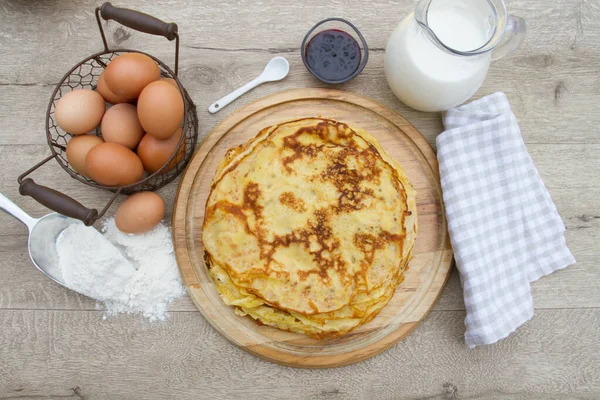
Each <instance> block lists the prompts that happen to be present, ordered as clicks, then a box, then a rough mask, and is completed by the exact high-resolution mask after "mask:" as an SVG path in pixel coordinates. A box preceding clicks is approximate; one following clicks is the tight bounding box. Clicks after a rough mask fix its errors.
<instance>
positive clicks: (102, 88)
mask: <svg viewBox="0 0 600 400" xmlns="http://www.w3.org/2000/svg"><path fill="white" fill-rule="evenodd" d="M96 90H97V91H98V93H100V95H101V96H102V97H104V100H106V101H108V102H109V103H112V104H118V103H129V102H131V101H132V100H133V99H129V98H127V97H125V96H117V95H116V94H114V93H113V92H111V91H110V89H109V88H108V86H106V81H105V80H104V72H103V73H102V74H100V77H99V78H98V84H97V86H96Z"/></svg>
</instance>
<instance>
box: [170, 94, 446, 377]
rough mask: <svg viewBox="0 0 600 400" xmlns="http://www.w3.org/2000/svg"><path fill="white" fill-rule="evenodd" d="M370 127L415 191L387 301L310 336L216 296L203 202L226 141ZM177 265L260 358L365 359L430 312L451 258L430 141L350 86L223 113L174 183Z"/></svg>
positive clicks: (221, 324)
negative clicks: (399, 276)
mask: <svg viewBox="0 0 600 400" xmlns="http://www.w3.org/2000/svg"><path fill="white" fill-rule="evenodd" d="M317 116H321V117H323V118H330V119H334V120H338V121H342V122H345V123H347V124H348V125H350V126H351V127H357V128H362V129H365V130H367V131H368V132H369V133H371V134H372V135H373V136H375V137H376V138H377V139H378V140H379V142H380V143H381V145H382V146H383V148H384V149H386V151H387V152H388V153H389V154H390V155H391V156H392V157H394V158H395V159H396V160H397V161H399V162H400V164H401V165H402V166H403V168H404V169H405V171H406V173H407V175H408V177H409V178H410V180H411V182H412V183H413V185H414V187H415V189H416V190H417V210H418V223H419V233H418V236H417V240H416V244H415V249H414V252H413V259H412V260H411V262H410V268H409V270H408V271H407V272H406V274H405V280H404V282H403V283H402V284H401V285H399V286H398V288H397V290H396V293H395V295H394V297H393V298H392V300H391V301H390V303H389V304H388V305H386V307H384V308H383V310H382V311H381V313H380V314H379V315H378V316H377V317H376V318H375V319H373V321H371V322H369V323H368V324H365V325H363V326H361V327H359V328H357V329H356V330H354V331H352V332H350V333H349V334H347V335H344V336H342V337H340V338H334V339H324V340H316V339H311V338H308V337H306V336H304V335H301V334H296V333H290V332H283V331H280V330H278V329H274V328H271V327H268V326H264V325H263V326H261V325H258V324H257V323H256V322H255V321H254V320H252V319H251V318H250V317H239V316H237V315H235V314H234V312H233V309H232V308H231V307H228V306H226V305H225V304H224V303H223V302H222V301H221V299H220V297H219V294H218V293H217V291H216V289H215V286H214V284H213V282H212V281H211V279H210V277H209V276H208V275H207V270H206V265H205V262H204V248H203V245H202V240H201V237H202V222H203V219H204V207H205V204H206V199H207V197H208V195H209V191H210V185H211V181H212V178H213V176H214V173H215V170H216V167H217V164H218V163H219V161H220V160H221V159H222V157H223V156H224V155H225V152H226V151H227V150H228V149H230V148H231V147H234V146H237V145H240V144H242V143H245V142H246V141H247V140H248V139H250V138H251V137H253V136H255V135H257V134H258V132H259V131H260V130H261V129H262V128H265V127H267V126H270V125H274V124H277V123H280V122H284V121H288V120H293V119H298V118H305V117H317ZM173 238H174V242H175V253H176V256H177V261H178V264H179V269H180V272H181V276H182V279H183V282H184V284H185V286H186V287H187V290H188V293H189V294H190V296H191V298H192V300H193V301H194V303H195V304H196V306H197V307H198V309H199V310H200V312H201V313H202V315H203V316H204V318H206V319H207V320H208V322H209V323H210V324H211V325H212V326H213V327H214V328H215V329H217V330H218V331H219V332H220V333H221V334H223V335H224V336H225V337H226V338H227V339H229V340H230V341H232V342H233V343H235V344H236V345H238V346H240V347H241V348H243V349H245V350H247V351H249V352H251V353H253V354H255V355H257V356H260V357H263V358H265V359H267V360H270V361H274V362H277V363H280V364H285V365H289V366H295V367H307V368H308V367H311V368H326V367H337V366H342V365H347V364H351V363H354V362H357V361H360V360H364V359H366V358H368V357H371V356H373V355H375V354H378V353H380V352H381V351H383V350H385V349H387V348H388V347H390V346H391V345H393V344H394V343H396V342H398V341H399V340H400V339H402V338H404V337H405V336H406V335H408V334H409V333H410V332H411V331H412V330H413V329H415V327H416V326H417V325H418V324H419V322H420V321H421V320H422V319H423V318H424V317H425V315H427V313H428V312H429V310H430V309H431V307H432V306H433V304H434V303H435V302H436V300H437V298H438V297H439V295H440V292H441V290H442V288H443V287H444V285H445V283H446V279H447V277H448V274H449V271H450V265H451V262H452V249H451V247H450V243H449V240H448V235H447V229H446V220H445V215H444V209H443V205H442V195H441V189H440V186H439V171H438V166H437V160H436V157H435V153H434V152H433V149H432V148H431V146H430V145H429V143H428V142H427V141H426V140H425V138H424V137H423V136H422V135H421V134H420V133H419V132H418V131H417V130H416V129H415V127H413V126H412V125H411V124H410V123H409V122H408V121H406V120H405V119H404V118H402V117H401V116H400V115H398V114H397V113H395V112H394V111H392V110H390V109H388V108H387V107H385V106H383V105H381V104H379V103H377V102H375V101H373V100H371V99H368V98H366V97H362V96H359V95H356V94H352V93H349V92H342V91H338V90H330V89H296V90H289V91H285V92H281V93H276V94H273V95H271V96H268V97H265V98H263V99H260V100H258V101H256V102H254V103H252V104H249V105H248V106H246V107H244V108H242V109H240V110H238V111H236V112H234V113H233V114H232V115H230V116H229V117H227V118H226V119H225V120H223V121H222V122H221V123H220V124H219V125H218V126H217V127H216V128H215V129H214V130H213V131H212V132H211V133H210V134H209V135H208V136H207V137H206V139H205V140H204V142H203V143H202V144H201V145H200V147H199V148H198V150H197V151H196V153H195V155H194V157H193V158H192V160H191V161H190V163H189V165H188V167H187V169H186V171H185V173H184V174H183V177H182V178H181V181H180V183H179V189H178V193H177V198H176V200H175V210H174V213H173Z"/></svg>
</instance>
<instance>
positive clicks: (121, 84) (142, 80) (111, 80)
mask: <svg viewBox="0 0 600 400" xmlns="http://www.w3.org/2000/svg"><path fill="white" fill-rule="evenodd" d="M159 79H160V68H159V67H158V64H156V62H155V61H154V60H153V59H152V58H150V57H148V56H147V55H145V54H141V53H127V54H122V55H120V56H118V57H116V58H115V59H114V60H112V61H111V62H110V63H109V64H108V66H107V67H106V69H105V70H104V80H105V82H106V86H107V87H108V89H110V91H111V92H113V93H114V94H116V95H117V96H122V97H126V98H130V99H134V98H136V97H138V96H139V94H140V93H141V92H142V90H143V89H144V88H145V87H146V86H147V85H148V84H149V83H150V82H154V81H157V80H159Z"/></svg>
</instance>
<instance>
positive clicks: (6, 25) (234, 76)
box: [0, 0, 600, 144]
mask: <svg viewBox="0 0 600 400" xmlns="http://www.w3.org/2000/svg"><path fill="white" fill-rule="evenodd" d="M291 4H292V3H289V2H287V3H286V2H284V3H283V4H281V5H279V3H278V6H277V9H278V11H277V14H276V15H277V16H278V17H277V18H274V17H273V16H272V14H269V13H273V12H274V11H273V6H271V5H269V4H265V3H263V4H252V7H247V6H244V5H243V4H240V5H237V4H235V3H223V4H221V3H219V5H218V6H217V5H216V3H215V4H212V5H211V4H207V5H202V6H200V5H197V4H196V3H193V2H190V1H188V2H181V3H178V6H177V7H171V8H166V7H163V5H162V4H161V3H155V4H147V3H142V2H139V1H136V2H131V3H128V6H129V7H132V8H136V7H137V8H140V9H143V10H144V11H147V12H150V13H154V14H156V15H158V16H161V17H163V18H164V19H167V20H174V21H177V22H179V27H180V32H181V36H182V51H181V78H182V81H183V83H184V85H185V86H186V87H187V88H188V91H189V92H190V94H191V96H192V98H193V100H194V101H195V102H196V104H197V106H198V109H199V111H200V112H199V116H200V126H201V132H202V133H203V134H205V133H206V132H208V130H210V129H211V128H212V127H213V126H214V125H215V124H216V123H217V122H218V121H220V120H221V119H222V118H223V117H224V116H226V115H228V114H229V113H231V112H232V111H234V110H235V109H236V108H239V107H240V106H242V105H245V104H247V103H248V102H250V101H252V100H254V99H257V98H260V97H262V96H264V95H266V94H270V93H273V92H276V91H279V90H283V89H288V88H294V87H307V86H308V87H323V86H325V85H323V84H321V83H319V82H318V81H317V80H315V79H314V78H312V77H311V76H310V74H309V73H308V72H307V71H306V69H305V68H304V66H303V65H302V62H301V59H300V54H299V44H300V41H301V39H302V37H303V36H304V34H305V32H306V30H307V29H308V28H309V27H310V25H311V23H312V22H316V21H317V20H318V18H319V17H317V16H327V15H332V14H336V15H341V16H345V17H347V18H349V19H350V20H353V21H361V23H360V24H359V27H360V28H361V29H362V30H363V33H364V34H365V36H366V38H367V40H368V41H369V43H370V46H371V47H372V49H373V51H372V54H371V58H370V61H369V63H368V65H367V67H366V69H365V71H364V72H363V73H362V74H361V75H360V76H359V77H358V78H357V79H355V80H353V81H352V82H350V83H348V84H344V85H341V86H340V87H339V88H340V89H342V90H350V91H354V92H358V93H362V94H365V95H367V96H370V97H373V98H375V99H378V100H379V101H382V102H383V103H384V104H386V105H388V106H389V107H392V108H393V109H395V110H397V111H399V112H401V113H402V114H403V115H404V116H405V117H406V118H407V119H408V120H409V121H411V122H412V123H413V124H414V125H415V126H417V128H419V129H420V130H421V131H422V132H423V134H424V135H425V136H426V137H427V138H428V140H429V141H430V142H431V143H433V141H434V138H435V136H436V135H437V134H438V133H439V132H440V131H441V129H442V127H441V123H440V119H439V116H438V114H431V113H421V112H417V111H414V110H411V109H409V108H408V107H406V106H404V105H403V104H402V103H400V102H399V101H398V100H397V99H396V98H395V97H394V95H393V94H392V93H391V91H390V90H389V88H388V87H387V84H386V82H385V77H384V74H383V62H382V61H383V50H384V48H385V43H386V40H387V36H388V34H389V33H390V32H391V30H392V29H393V27H394V26H395V24H396V23H397V22H398V21H399V20H400V19H401V17H402V16H403V15H404V14H406V13H407V12H409V11H410V10H411V9H412V7H413V4H412V3H406V2H397V3H392V4H387V3H383V2H380V3H375V4H370V5H369V7H368V10H366V8H365V7H362V3H360V2H358V0H352V1H348V2H344V5H343V6H340V5H339V4H333V3H332V4H320V2H317V1H316V0H313V1H311V2H306V3H304V5H305V6H304V7H302V8H299V9H298V8H297V7H291ZM95 5H96V3H93V2H81V3H80V4H79V5H78V8H77V10H76V11H73V10H72V9H71V7H70V6H69V7H67V6H64V5H54V4H53V5H52V10H51V12H50V13H48V10H47V7H48V5H44V3H40V4H36V5H31V6H29V7H26V8H25V9H26V10H28V11H29V14H28V13H25V12H20V11H18V10H19V9H18V8H17V7H16V6H7V7H5V8H6V9H7V12H5V13H3V14H2V15H0V33H2V34H1V35H0V45H1V46H2V48H3V50H4V51H5V52H7V53H8V54H11V56H10V57H3V58H2V60H0V84H1V85H3V86H5V87H4V88H3V90H6V91H7V95H6V96H3V98H2V99H0V102H3V103H5V104H11V102H12V103H13V104H14V103H15V100H16V102H18V103H19V104H27V106H26V107H20V108H19V109H18V110H15V111H16V112H15V113H13V115H10V116H9V118H7V121H6V122H5V123H7V124H8V125H7V128H8V129H5V131H7V132H9V134H8V135H6V136H3V137H2V138H0V144H7V143H15V138H18V136H15V135H19V134H20V133H19V132H23V131H24V130H25V129H23V128H24V126H23V125H25V127H26V128H27V129H26V130H27V132H25V133H26V134H29V133H30V132H31V133H32V134H33V135H34V136H32V137H31V138H28V139H26V140H25V141H23V143H32V142H33V143H39V142H38V141H40V140H41V141H43V126H44V125H43V124H44V114H45V109H46V103H47V101H48V100H49V97H50V94H51V92H52V89H53V86H54V85H55V84H56V83H57V82H58V81H59V80H60V78H61V77H62V75H63V74H64V73H65V72H66V71H68V70H69V69H70V68H71V67H72V66H73V65H74V64H75V63H76V62H78V61H79V60H81V59H82V58H84V57H86V56H88V55H89V54H91V53H92V52H95V51H98V50H100V49H101V42H100V39H99V34H98V32H97V29H96V26H95V20H94V18H93V16H92V15H91V11H92V10H93V8H94V7H95ZM594 7H597V5H595V2H583V3H580V2H577V1H576V0H569V1H566V2H562V3H561V4H560V5H559V4H554V5H549V6H548V7H545V9H544V10H543V11H540V10H539V9H534V8H531V7H530V5H529V4H528V3H527V2H524V1H515V2H511V4H510V9H511V11H513V12H514V13H515V14H520V15H522V16H524V17H525V18H527V17H529V21H528V23H529V24H530V27H529V31H528V36H527V40H526V41H525V43H524V45H523V48H522V49H520V50H519V51H518V52H517V53H515V54H513V55H511V56H509V57H507V58H506V59H503V60H499V61H497V62H495V63H494V64H493V65H492V67H491V69H490V72H489V76H488V78H487V80H486V82H485V83H484V85H483V87H482V88H481V89H480V90H479V91H478V93H477V94H476V95H475V97H481V96H483V95H484V94H487V93H491V92H494V91H497V90H504V91H505V92H506V93H507V95H508V97H509V99H510V101H511V104H512V106H513V109H514V110H515V113H516V115H517V117H518V118H519V121H520V124H521V128H522V130H523V134H524V137H525V140H526V141H527V142H528V143H555V142H560V143H573V142H577V143H600V137H599V136H598V135H596V134H595V129H593V128H594V127H596V126H598V124H599V123H600V113H597V112H596V108H595V105H596V104H598V102H599V101H600V81H599V80H598V77H597V71H595V70H594V69H593V68H592V67H591V66H593V65H597V64H598V63H599V62H600V45H598V43H599V41H598V40H596V39H597V38H598V37H599V36H600V25H598V24H594V23H593V19H591V18H590V16H589V15H590V13H593V12H596V8H594ZM234 10H235V15H236V17H235V18H236V20H241V21H243V20H246V19H245V18H247V20H246V21H251V23H246V24H232V23H230V21H229V19H230V18H231V17H230V15H231V14H229V13H231V12H233V11H234ZM291 13H293V14H294V17H293V19H294V20H295V21H307V22H306V23H305V24H301V23H299V24H291V25H290V24H289V23H288V22H287V21H286V20H285V16H286V15H290V14H291ZM540 13H541V14H542V16H545V17H547V19H540V18H541V17H540ZM42 15H43V17H44V18H45V19H46V23H45V24H44V35H40V34H39V32H38V30H39V26H38V25H39V19H40V18H41V16H42ZM265 16H266V18H268V19H267V21H268V23H267V24H265ZM269 16H270V17H269ZM555 20H556V21H558V20H560V21H561V29H560V30H557V29H556V28H555V25H554V24H555ZM15 21H18V30H19V31H18V32H17V27H16V24H15ZM259 22H260V23H259ZM107 25H108V32H109V34H108V37H109V39H110V40H111V41H112V42H113V43H115V39H116V42H119V43H120V45H121V46H127V47H133V48H139V49H144V50H148V51H151V52H152V53H153V54H154V55H156V56H158V57H159V58H161V59H164V60H165V62H167V63H172V58H173V56H172V53H173V51H172V43H169V42H167V41H165V40H164V39H162V38H155V37H148V35H143V34H140V33H138V32H132V31H131V30H129V29H127V28H121V27H120V26H118V25H117V24H115V23H109V24H107ZM265 26H269V29H265ZM75 32H76V33H77V34H75ZM207 32H210V34H207ZM271 32H277V35H276V36H274V35H272V33H271ZM30 37H36V38H37V37H39V39H38V40H35V41H31V40H30V39H29V38H30ZM275 54H281V55H284V56H286V57H288V59H289V60H290V63H291V68H292V72H291V75H290V77H289V78H287V79H286V80H285V81H283V82H281V83H277V84H271V85H266V86H263V87H261V88H259V89H256V90H254V91H253V92H252V93H250V94H248V95H246V96H244V97H243V98H242V99H240V100H238V101H237V102H236V103H234V104H233V105H231V106H229V107H228V108H226V109H225V110H224V111H222V112H220V113H219V114H217V115H215V116H209V115H208V114H207V113H205V112H204V110H205V109H206V108H207V107H208V105H209V104H211V103H212V102H213V101H214V100H215V99H216V98H218V97H220V96H222V95H223V94H225V93H227V92H229V91H230V90H232V89H234V88H236V87H238V86H239V85H241V84H243V83H245V82H246V81H248V80H249V79H251V78H253V77H255V76H256V75H257V74H258V73H259V72H260V71H261V70H262V68H263V65H264V64H265V63H266V62H267V60H268V59H269V58H270V57H272V56H273V55H275ZM47 60H52V68H51V69H49V68H47V65H48V62H47ZM2 105H3V104H2ZM565 116H568V117H565ZM574 127H575V128H574ZM40 135H41V136H40ZM17 142H18V141H17Z"/></svg>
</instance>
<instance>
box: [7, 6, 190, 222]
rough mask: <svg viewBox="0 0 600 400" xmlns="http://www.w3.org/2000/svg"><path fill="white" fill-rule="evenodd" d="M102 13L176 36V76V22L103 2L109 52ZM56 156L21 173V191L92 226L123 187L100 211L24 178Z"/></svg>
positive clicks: (144, 29) (98, 10)
mask: <svg viewBox="0 0 600 400" xmlns="http://www.w3.org/2000/svg"><path fill="white" fill-rule="evenodd" d="M100 16H102V18H103V19H105V20H109V19H112V20H114V21H116V22H118V23H120V24H121V25H125V26H126V27H128V28H131V29H135V30H137V31H140V32H143V33H148V34H151V35H158V36H164V37H165V38H167V39H168V40H169V41H171V40H173V39H175V75H177V69H178V64H179V35H178V33H177V24H175V23H166V22H164V21H161V20H160V19H158V18H155V17H153V16H151V15H148V14H144V13H142V12H139V11H135V10H129V9H126V8H118V7H113V5H112V4H110V3H104V4H103V5H102V7H98V8H96V20H97V22H98V28H99V29H100V34H101V35H102V42H103V43H104V48H105V50H106V51H109V49H108V43H107V42H106V36H105V35H104V30H103V29H102V23H101V21H100ZM56 157H57V156H56V155H55V154H53V155H51V156H49V157H47V158H46V159H44V160H42V161H41V162H39V163H38V164H37V165H35V166H34V167H32V168H30V169H29V170H27V171H25V172H24V173H23V174H21V176H19V178H18V182H19V193H20V194H21V195H23V196H31V197H32V198H33V199H35V200H36V201H37V202H38V203H40V204H42V205H44V206H46V207H48V208H49V209H51V210H53V211H56V212H58V213H60V214H63V215H66V216H68V217H71V218H76V219H79V220H81V221H82V222H83V223H84V224H85V225H88V226H89V225H93V224H94V222H96V221H97V220H98V219H99V218H101V217H102V216H103V215H104V213H105V212H106V211H107V210H108V208H109V207H110V205H111V204H112V203H113V201H114V200H115V199H116V197H117V196H118V195H119V193H121V188H118V189H117V190H116V192H115V194H114V196H113V197H112V199H111V200H110V201H109V202H108V204H107V205H106V207H104V209H103V210H102V211H101V212H100V213H98V210H96V209H91V208H87V207H85V206H84V205H83V204H81V203H80V202H78V201H77V200H75V199H73V198H72V197H69V196H67V195H66V194H64V193H60V192H58V191H56V190H54V189H51V188H49V187H46V186H42V185H38V184H37V183H35V182H34V181H33V179H31V178H25V177H26V176H27V175H29V174H30V173H31V172H33V171H34V170H36V169H37V168H39V167H40V166H42V165H43V164H45V163H47V162H48V161H50V160H52V159H53V158H56Z"/></svg>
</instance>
